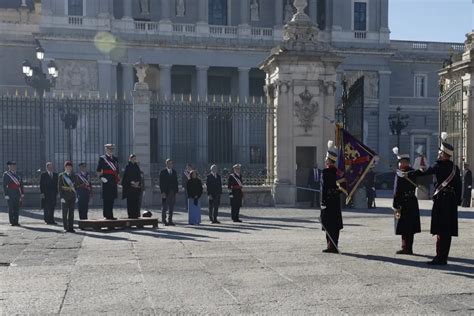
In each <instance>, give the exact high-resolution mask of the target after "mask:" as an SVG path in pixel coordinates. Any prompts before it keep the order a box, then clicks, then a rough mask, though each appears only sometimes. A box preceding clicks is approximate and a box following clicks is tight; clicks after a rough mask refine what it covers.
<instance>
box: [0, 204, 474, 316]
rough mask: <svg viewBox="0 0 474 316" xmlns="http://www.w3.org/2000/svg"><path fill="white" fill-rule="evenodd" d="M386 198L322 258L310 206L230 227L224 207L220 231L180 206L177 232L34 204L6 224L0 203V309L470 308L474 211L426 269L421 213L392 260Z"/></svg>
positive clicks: (249, 212)
mask: <svg viewBox="0 0 474 316" xmlns="http://www.w3.org/2000/svg"><path fill="white" fill-rule="evenodd" d="M389 203H390V201H389V200H388V199H378V201H377V204H378V206H379V207H381V208H379V209H377V210H370V211H369V210H359V211H345V212H344V214H343V216H344V222H345V228H344V230H343V232H342V235H341V240H340V247H341V250H342V251H343V255H337V254H323V253H321V250H322V249H323V248H324V246H325V242H324V234H323V232H321V230H320V225H319V224H318V222H317V217H318V215H319V211H316V210H308V209H278V208H262V209H246V208H244V209H243V210H242V213H243V214H244V215H245V216H242V217H243V220H244V221H245V222H244V223H243V224H233V223H232V222H230V221H229V210H228V209H224V210H223V212H222V213H223V215H224V216H223V218H222V222H223V224H222V225H219V226H211V225H209V224H208V223H207V221H204V223H203V225H201V226H187V225H185V222H186V217H185V214H184V213H180V214H179V215H178V216H177V218H176V222H177V224H178V226H177V227H172V228H168V227H166V228H164V227H162V226H161V225H160V228H159V229H158V230H152V229H133V230H119V231H113V232H102V233H99V232H83V231H78V233H76V234H64V233H62V231H61V229H60V227H59V226H57V227H52V226H45V225H44V224H43V223H42V220H41V215H40V213H38V212H36V211H24V212H23V214H22V215H23V216H22V217H21V223H22V225H23V226H22V227H18V228H17V227H10V226H9V225H7V224H6V222H7V214H6V213H5V210H3V211H2V212H0V263H1V266H0V314H16V313H35V314H64V315H69V314H83V315H89V314H99V313H109V314H122V315H125V314H127V315H130V314H142V315H143V314H271V315H274V314H286V315H290V314H291V315H297V314H331V315H337V314H346V313H347V314H389V313H390V314H405V313H411V314H415V313H416V314H420V313H421V314H432V313H437V314H447V313H450V314H451V313H452V314H463V315H465V314H474V211H473V210H467V209H462V210H461V212H460V236H461V237H460V238H456V239H454V242H453V245H452V251H451V255H452V258H451V261H450V264H449V265H448V266H446V267H442V268H432V267H429V266H427V265H426V264H425V261H427V260H429V259H430V258H431V255H432V254H433V252H434V242H435V239H434V238H433V237H432V236H430V234H429V232H428V228H429V211H423V212H422V213H423V217H422V228H423V232H422V233H421V234H418V235H417V236H416V238H415V252H416V255H414V256H400V255H395V254H394V252H395V251H396V250H397V249H398V247H399V244H400V240H399V237H396V236H394V235H393V218H392V215H391V211H390V210H389V209H388V206H389ZM430 205H431V202H423V203H422V207H423V208H424V209H426V210H427V209H428V208H429V207H430ZM121 213H122V215H123V214H124V212H123V210H122V211H121ZM57 214H58V215H59V212H57ZM92 217H100V212H99V211H97V210H96V211H94V212H92ZM206 217H207V215H204V214H203V219H206ZM58 220H59V219H58Z"/></svg>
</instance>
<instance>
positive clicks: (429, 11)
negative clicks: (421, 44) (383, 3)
mask: <svg viewBox="0 0 474 316" xmlns="http://www.w3.org/2000/svg"><path fill="white" fill-rule="evenodd" d="M389 4H390V10H389V25H390V31H391V34H390V37H391V39H394V40H415V41H433V42H464V39H465V36H464V35H465V34H466V33H468V32H470V31H471V30H473V29H474V22H473V17H474V0H389Z"/></svg>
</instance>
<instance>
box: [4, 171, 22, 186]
mask: <svg viewBox="0 0 474 316" xmlns="http://www.w3.org/2000/svg"><path fill="white" fill-rule="evenodd" d="M6 174H7V175H8V176H9V177H10V179H12V181H13V182H15V184H16V185H18V186H20V185H21V184H20V180H18V178H17V177H16V176H15V175H14V174H13V173H11V172H10V171H7V172H6Z"/></svg>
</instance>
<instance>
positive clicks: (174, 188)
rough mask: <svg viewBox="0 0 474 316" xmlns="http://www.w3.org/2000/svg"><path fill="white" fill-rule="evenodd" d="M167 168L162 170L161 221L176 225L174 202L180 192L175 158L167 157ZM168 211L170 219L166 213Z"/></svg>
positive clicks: (165, 223) (168, 224)
mask: <svg viewBox="0 0 474 316" xmlns="http://www.w3.org/2000/svg"><path fill="white" fill-rule="evenodd" d="M165 164H166V168H165V169H163V170H161V172H160V191H161V204H162V208H161V221H162V222H163V224H164V225H165V226H175V224H174V222H173V212H174V204H175V202H176V194H177V193H178V174H177V173H176V170H174V169H173V160H171V159H166V161H165ZM167 212H168V220H167V219H166V213H167Z"/></svg>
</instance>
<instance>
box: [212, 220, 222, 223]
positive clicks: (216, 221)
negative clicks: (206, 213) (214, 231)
mask: <svg viewBox="0 0 474 316" xmlns="http://www.w3.org/2000/svg"><path fill="white" fill-rule="evenodd" d="M212 223H213V224H220V223H221V222H219V221H218V220H217V219H216V220H214V221H212Z"/></svg>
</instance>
